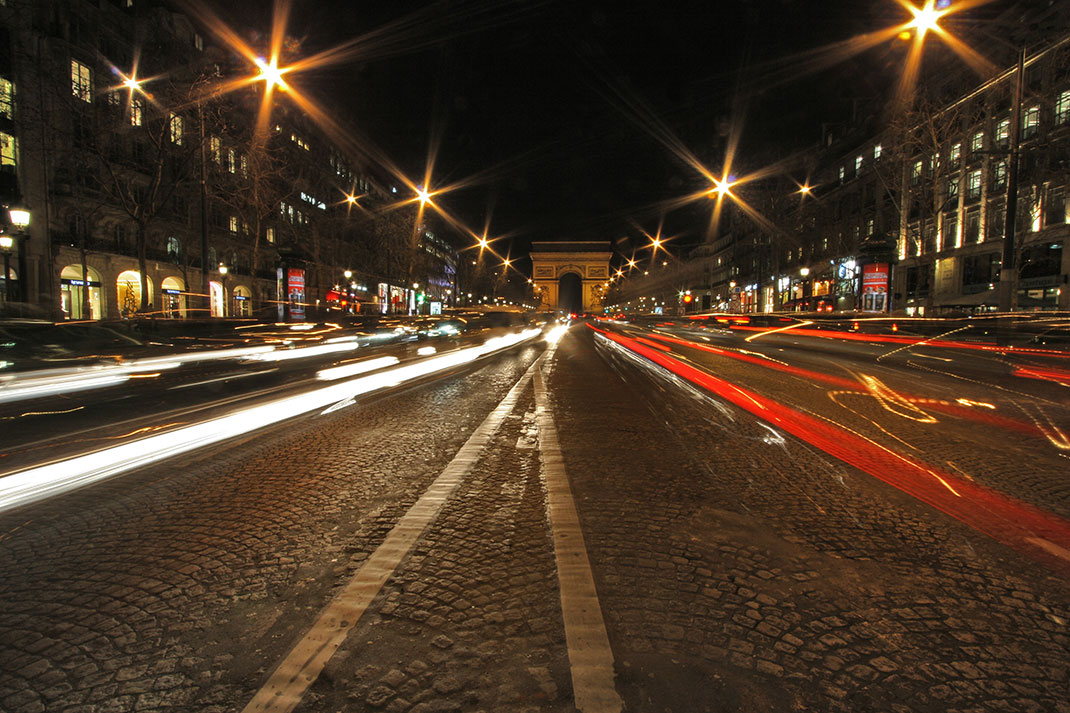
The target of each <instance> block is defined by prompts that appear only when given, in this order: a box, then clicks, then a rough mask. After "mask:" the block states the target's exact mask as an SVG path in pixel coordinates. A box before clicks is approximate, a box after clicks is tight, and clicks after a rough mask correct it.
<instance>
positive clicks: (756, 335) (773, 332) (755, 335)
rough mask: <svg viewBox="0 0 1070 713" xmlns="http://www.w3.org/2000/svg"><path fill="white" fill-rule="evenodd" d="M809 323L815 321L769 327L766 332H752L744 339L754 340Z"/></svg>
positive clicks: (747, 340) (746, 340)
mask: <svg viewBox="0 0 1070 713" xmlns="http://www.w3.org/2000/svg"><path fill="white" fill-rule="evenodd" d="M808 324H813V322H809V321H807V322H799V323H798V324H789V325H788V326H786V327H777V328H776V329H768V330H766V331H764V332H759V333H758V334H752V335H750V336H749V337H745V338H744V339H743V341H745V342H753V341H754V340H755V339H757V338H758V337H764V336H766V335H768V334H776V333H777V332H786V331H788V330H789V329H798V328H799V327H805V326H806V325H808Z"/></svg>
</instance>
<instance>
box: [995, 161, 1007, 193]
mask: <svg viewBox="0 0 1070 713" xmlns="http://www.w3.org/2000/svg"><path fill="white" fill-rule="evenodd" d="M992 187H993V188H1006V187H1007V162H1006V161H1000V162H999V163H996V164H995V165H993V166H992Z"/></svg>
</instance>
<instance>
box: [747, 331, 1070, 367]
mask: <svg viewBox="0 0 1070 713" xmlns="http://www.w3.org/2000/svg"><path fill="white" fill-rule="evenodd" d="M732 329H738V330H743V331H749V332H754V331H761V332H766V331H768V330H766V329H764V328H762V327H744V326H739V325H732ZM792 335H794V336H805V337H817V338H819V339H842V340H845V341H852V342H868V343H871V344H874V345H876V344H881V343H884V344H905V345H907V346H916V345H921V346H927V347H939V348H944V349H974V350H977V351H983V352H998V353H1013V354H1040V355H1043V356H1048V357H1054V358H1058V359H1070V352H1064V351H1056V350H1054V349H1036V348H1034V347H1016V346H1011V345H1007V346H999V345H998V344H979V343H977V342H953V341H948V340H946V339H937V338H935V337H906V336H898V335H890V334H863V333H859V332H844V331H838V330H824V329H796V330H794V331H793V332H792ZM896 351H899V350H896ZM891 353H894V352H889V354H891ZM884 356H888V354H885V355H884Z"/></svg>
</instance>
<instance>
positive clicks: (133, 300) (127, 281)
mask: <svg viewBox="0 0 1070 713" xmlns="http://www.w3.org/2000/svg"><path fill="white" fill-rule="evenodd" d="M115 286H116V288H117V289H116V301H117V302H118V304H119V314H120V315H122V316H123V317H129V316H130V315H132V314H134V313H135V312H137V311H138V310H139V309H141V273H139V272H138V271H137V270H125V271H124V272H121V273H119V277H118V278H117V279H116V280H115ZM145 286H146V287H147V288H148V291H149V294H148V303H149V305H152V280H151V279H150V278H147V277H146V278H145Z"/></svg>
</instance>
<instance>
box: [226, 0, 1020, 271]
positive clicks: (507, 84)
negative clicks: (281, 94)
mask: <svg viewBox="0 0 1070 713" xmlns="http://www.w3.org/2000/svg"><path fill="white" fill-rule="evenodd" d="M266 5H267V3H263V4H262V5H261V4H260V3H257V4H256V8H257V9H256V10H252V11H250V10H248V9H245V10H243V9H242V8H241V7H240V6H239V7H237V8H236V7H234V6H230V7H228V8H224V9H222V10H221V14H222V16H223V17H224V18H226V19H228V20H229V21H230V22H231V23H232V24H234V26H235V27H238V28H239V29H240V28H241V27H242V25H243V24H245V25H248V26H249V27H250V28H252V27H256V26H257V25H258V24H259V25H260V26H261V27H266V26H267V25H268V24H269V17H270V12H269V11H268V10H267V9H265V8H264V7H263V6H266ZM1000 5H1006V3H1000V2H995V3H991V4H990V5H988V6H986V7H985V8H980V9H979V10H977V11H976V12H974V11H971V12H974V14H977V13H988V14H989V15H992V14H993V13H995V12H997V11H998V6H1000ZM907 19H908V16H907V13H906V11H905V10H904V9H903V8H901V7H900V6H899V5H898V4H897V3H896V2H895V1H894V0H849V1H841V0H821V1H820V2H814V1H812V0H735V1H734V2H711V1H710V0H704V1H702V2H699V1H697V0H662V1H661V2H627V1H623V2H622V1H617V2H584V1H575V2H572V1H568V0H562V1H549V2H503V1H502V0H464V1H461V0H453V1H447V2H437V3H426V2H424V3H419V2H381V3H360V4H357V3H352V2H342V1H340V0H334V1H331V0H303V1H301V0H299V1H298V2H296V3H295V4H294V6H293V8H292V11H291V14H290V23H289V33H290V34H291V35H293V36H294V37H296V38H297V39H298V40H300V51H301V52H302V53H306V52H307V53H311V52H314V51H316V50H319V49H323V48H327V47H331V46H333V45H337V44H338V43H342V42H345V41H347V40H350V39H351V38H353V37H369V33H374V34H373V35H372V38H370V39H368V40H367V41H366V42H362V44H361V50H360V52H357V53H355V54H354V56H352V57H348V58H346V60H345V61H344V62H339V63H337V64H334V65H331V66H329V67H324V68H320V69H318V70H315V71H312V72H309V73H307V74H303V75H301V76H300V77H295V78H294V79H293V81H294V82H295V83H296V84H299V85H300V86H301V87H302V88H305V89H307V90H308V91H310V92H312V93H314V94H315V95H316V96H317V98H318V101H319V102H321V103H322V104H323V105H324V106H325V107H327V108H328V109H329V110H331V111H332V113H336V115H337V116H339V117H341V118H342V120H343V121H344V122H345V123H347V124H350V125H352V126H354V127H357V128H359V130H360V131H361V132H362V133H363V134H365V135H366V136H368V137H370V139H371V140H372V141H374V142H375V144H377V146H378V147H380V148H381V149H382V150H383V151H384V152H385V153H386V155H388V156H390V157H391V159H392V160H393V161H394V162H396V164H397V165H398V166H400V167H401V168H402V170H403V171H404V172H405V173H406V174H407V175H409V176H411V177H412V178H413V180H414V181H416V182H419V181H420V178H421V177H422V175H423V170H424V165H425V163H426V160H427V156H428V152H429V147H430V146H432V145H437V147H438V153H437V158H436V162H435V170H434V174H433V179H432V186H433V187H438V186H441V185H444V184H450V183H454V182H457V181H462V180H468V179H471V178H473V177H475V178H477V179H478V181H476V182H474V183H473V185H471V186H470V187H467V188H465V189H463V190H459V191H456V192H453V193H450V194H448V195H443V196H439V197H437V198H436V200H437V201H440V202H441V203H442V204H443V205H444V206H445V207H446V208H447V209H448V210H450V211H451V212H453V213H454V214H456V215H457V216H458V217H459V218H461V220H462V221H463V222H464V223H465V224H466V225H468V226H469V227H471V228H472V229H473V230H475V231H477V232H478V231H481V230H482V228H483V225H484V223H485V221H487V220H488V219H489V221H490V235H492V236H495V235H501V234H505V233H509V234H511V235H513V236H514V237H513V238H512V239H511V245H510V246H506V245H504V241H503V244H498V245H496V247H497V248H498V249H499V250H500V251H501V252H505V251H506V250H510V249H511V250H512V254H514V255H517V254H522V253H524V252H525V251H526V249H527V246H528V244H529V243H530V241H531V240H569V239H609V240H617V239H619V238H622V237H627V238H629V239H630V240H631V241H632V242H633V243H634V244H636V245H639V244H641V242H645V241H643V239H642V238H641V232H640V229H642V230H646V231H649V232H653V231H655V230H656V229H657V227H658V223H659V217H660V213H662V212H664V211H663V210H662V209H660V208H659V207H658V206H659V205H660V204H661V202H662V201H664V200H665V199H669V198H672V197H675V196H680V195H684V194H687V193H690V192H692V191H695V190H697V189H698V188H700V187H702V186H704V185H705V186H706V187H708V183H707V182H706V181H705V179H703V178H702V177H701V176H700V175H699V174H698V173H697V172H696V170H695V169H694V168H692V167H690V166H688V165H686V164H685V163H684V162H683V161H681V160H680V159H679V158H677V157H676V156H675V155H674V154H673V152H672V151H670V150H669V149H668V148H667V147H666V146H665V145H664V143H663V142H662V141H659V135H660V136H661V137H662V138H664V137H666V136H673V137H675V138H677V139H678V140H679V141H680V142H681V143H682V144H683V145H684V146H686V147H687V148H688V150H690V151H691V152H692V153H693V154H694V155H695V156H697V157H698V158H699V159H700V160H701V161H702V162H703V163H704V164H705V165H706V166H708V167H709V168H710V169H711V170H713V171H715V172H716V171H719V166H720V165H721V162H722V160H723V156H724V151H725V145H726V138H727V134H728V129H729V127H730V126H732V125H733V122H735V125H737V126H740V127H743V130H742V134H741V144H740V148H739V152H738V158H737V165H738V166H740V167H741V170H747V169H753V168H757V167H758V166H757V165H749V166H748V161H750V162H751V163H752V164H753V163H755V161H768V160H770V159H771V158H776V157H780V156H783V155H786V154H788V153H790V152H791V151H793V150H796V149H798V148H801V147H803V146H807V145H812V144H814V143H816V142H817V141H818V140H819V139H820V136H821V124H822V122H840V121H844V120H845V119H847V118H849V117H850V113H851V107H852V103H853V102H855V101H868V102H873V101H874V100H876V101H877V102H879V101H880V100H881V97H884V96H887V97H888V98H889V99H890V97H891V94H892V92H893V86H894V83H895V80H896V77H897V74H896V72H897V68H898V67H899V66H901V63H902V58H903V57H904V56H905V49H904V47H902V46H897V44H896V42H894V41H892V42H887V43H884V44H882V45H881V46H878V47H875V48H873V49H871V50H869V51H867V52H865V53H863V54H861V55H858V56H855V57H853V58H851V59H847V60H845V61H841V62H838V63H836V64H834V65H832V66H829V67H826V68H821V67H819V66H817V65H816V63H814V62H812V61H809V60H808V59H807V57H809V56H811V55H810V54H808V53H812V52H813V51H814V50H816V49H818V48H821V47H823V46H827V45H829V44H831V43H835V42H839V41H843V40H847V39H848V38H850V37H852V36H854V35H857V34H860V33H863V32H867V31H870V30H873V29H877V28H883V27H887V26H891V25H894V24H897V23H900V22H904V21H906V20H907ZM247 34H248V33H247ZM899 45H902V43H899ZM753 157H760V158H758V159H755V158H753ZM702 210H706V211H708V207H702V206H695V207H693V208H690V209H684V210H682V211H676V212H674V213H672V214H670V215H667V216H665V233H666V234H673V233H680V234H681V235H680V237H679V238H677V239H676V244H677V245H678V246H680V247H681V248H683V247H685V246H687V245H693V244H694V243H695V242H697V241H698V240H700V239H701V234H702V229H703V227H704V222H705V219H704V218H703V213H702V212H701V211H702ZM462 247H463V246H462ZM625 249H626V248H625Z"/></svg>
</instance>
